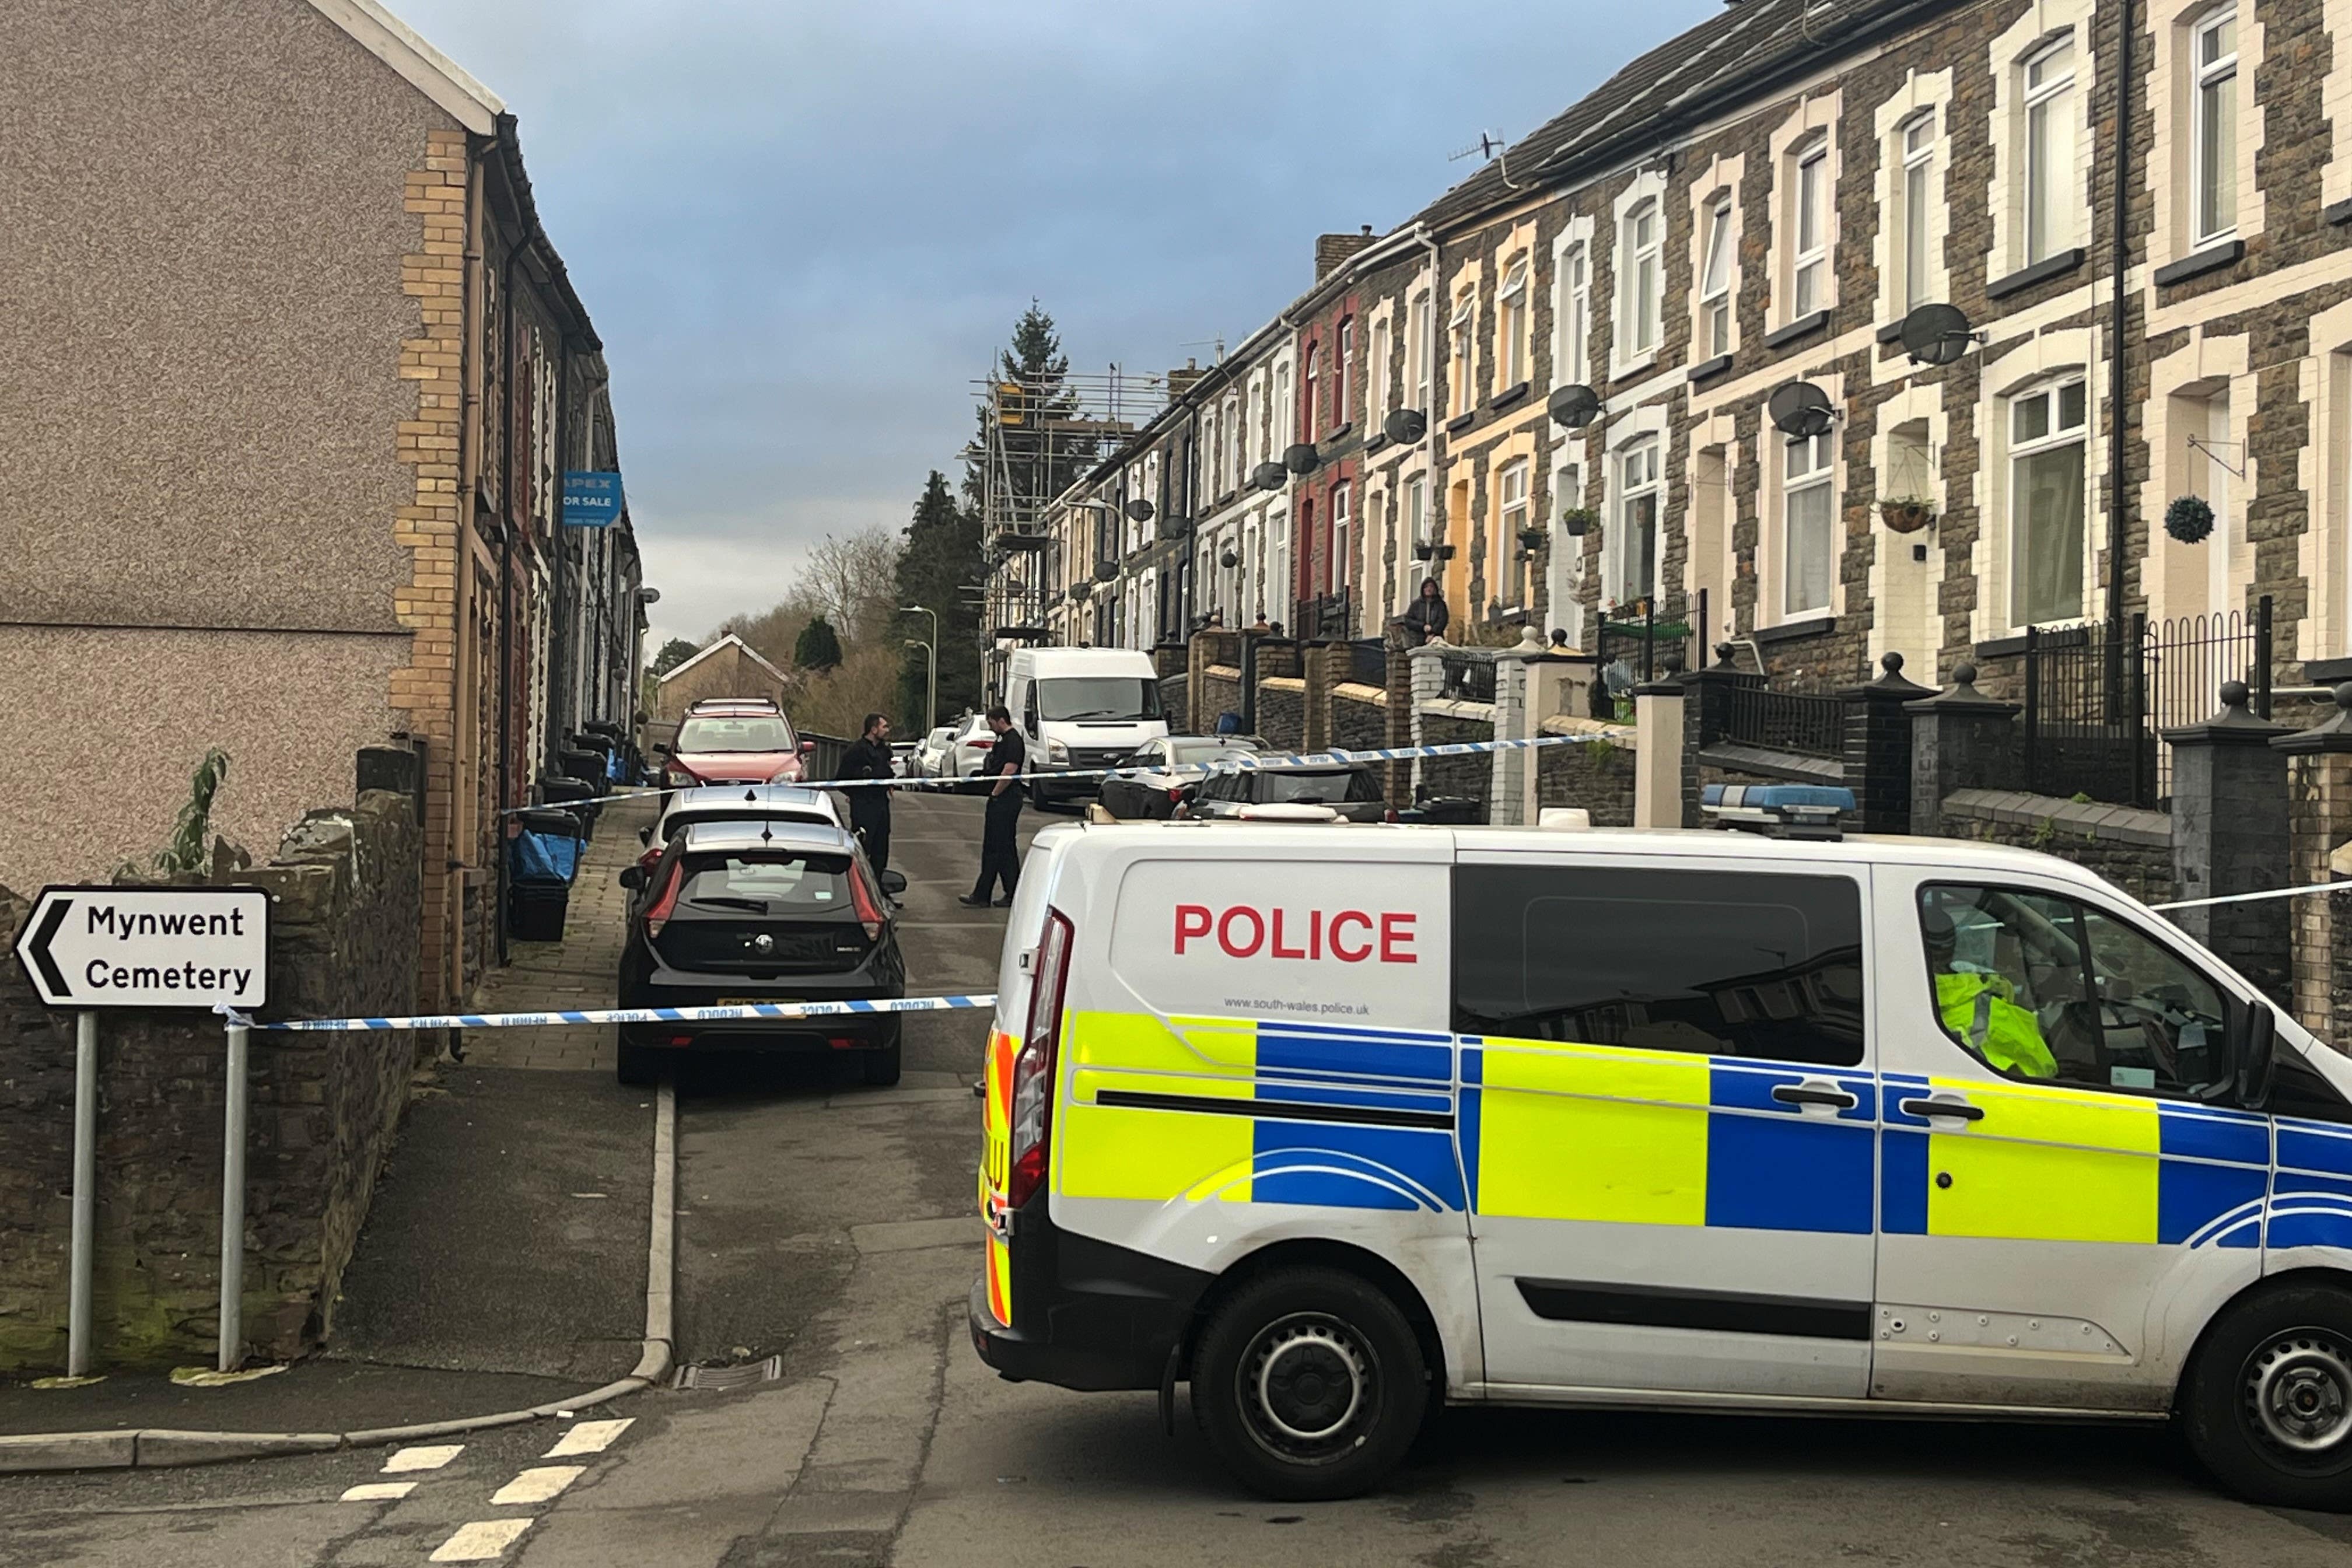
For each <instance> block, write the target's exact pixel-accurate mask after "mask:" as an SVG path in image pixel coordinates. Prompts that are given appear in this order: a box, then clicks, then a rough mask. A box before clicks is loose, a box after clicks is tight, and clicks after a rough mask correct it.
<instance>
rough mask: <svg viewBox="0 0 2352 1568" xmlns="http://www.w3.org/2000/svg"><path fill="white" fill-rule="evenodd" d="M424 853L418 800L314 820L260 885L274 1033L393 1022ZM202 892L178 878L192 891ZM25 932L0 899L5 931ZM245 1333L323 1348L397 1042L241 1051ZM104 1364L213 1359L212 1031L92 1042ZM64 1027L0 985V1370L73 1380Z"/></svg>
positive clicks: (369, 1181) (136, 1017)
mask: <svg viewBox="0 0 2352 1568" xmlns="http://www.w3.org/2000/svg"><path fill="white" fill-rule="evenodd" d="M419 860H420V856H419V853H418V832H417V828H416V825H415V816H413V814H412V810H411V805H410V798H409V796H407V795H402V794H395V793H392V792H389V791H371V792H368V793H366V794H363V795H361V796H360V797H359V800H358V802H357V804H356V805H352V806H351V807H348V808H339V809H336V810H331V811H320V812H313V813H311V814H310V816H306V817H304V818H303V819H302V820H301V821H300V822H299V823H298V824H297V825H296V826H294V828H293V829H292V831H290V832H289V834H288V835H287V836H286V838H285V841H284V844H283V846H282V847H281V848H280V849H279V851H278V856H277V858H275V859H274V860H273V861H272V862H271V863H270V864H269V865H268V866H266V867H261V868H254V869H251V870H247V871H233V870H228V868H225V867H224V868H219V869H220V870H222V871H223V872H225V873H226V874H223V875H220V876H217V877H216V878H215V879H212V880H216V881H219V882H224V883H236V884H240V885H246V886H257V887H262V888H266V889H268V890H269V892H270V894H271V906H270V998H271V1005H270V1007H269V1009H268V1016H273V1017H302V1016H350V1015H370V1016H388V1015H396V1014H399V1013H403V1012H406V1011H410V1010H412V1009H413V1008H414V1007H415V1005H416V1002H417V984H418V963H419V957H420V945H419V940H418V931H419V921H418V912H419V911H418V905H419V902H420V900H421V898H422V894H423V888H422V884H421V880H420V875H419V870H418V866H419ZM198 880H200V879H193V878H192V879H189V881H190V882H191V883H192V884H194V883H195V882H197V881H198ZM28 912H29V906H28V901H27V900H26V899H25V898H24V897H22V896H21V895H19V894H17V893H16V892H14V891H12V890H10V889H5V888H0V927H5V929H7V930H8V931H16V930H17V929H19V928H21V926H22V925H23V923H24V920H25V917H26V914H27V913H28ZM251 1043H252V1086H251V1099H250V1128H251V1143H250V1146H249V1149H248V1154H247V1160H248V1167H247V1168H248V1183H247V1194H246V1213H247V1264H246V1275H245V1281H246V1296H245V1327H246V1334H247V1342H248V1343H249V1344H250V1345H251V1346H252V1348H253V1349H254V1350H255V1352H257V1353H259V1354H261V1355H264V1356H268V1357H270V1358H273V1359H284V1358H287V1357H290V1356H293V1355H297V1354H299V1353H300V1352H302V1351H304V1350H305V1349H307V1348H308V1347H309V1346H310V1345H311V1344H313V1343H315V1342H317V1341H318V1340H319V1338H320V1336H321V1335H323V1334H324V1333H325V1331H327V1328H328V1326H329V1324H330V1322H331V1318H332V1316H333V1310H334V1299H335V1291H336V1288H337V1286H338V1284H339V1282H340V1280H341V1276H342V1270H343V1267H344V1265H345V1263H347V1262H348V1261H349V1259H350V1258H351V1254H352V1246H353V1244H354V1242H355V1241H356V1240H357V1238H358V1236H359V1229H360V1224H361V1222H362V1219H363V1218H364V1217H365V1216H366V1213H367V1203H368V1195H369V1193H370V1190H371V1188H372V1187H373V1184H374V1181H375V1178H376V1174H377V1172H378V1169H379V1167H380V1166H381V1164H382V1163H383V1156H384V1153H385V1152H386V1150H387V1149H388V1148H389V1147H390V1146H391V1142H392V1134H393V1130H394V1125H395V1123H396V1122H397V1121H398V1120H399V1116H400V1111H401V1108H402V1106H403V1104H404V1100H405V1096H406V1091H407V1084H408V1079H409V1073H410V1071H411V1068H412V1067H413V1065H414V1061H415V1049H416V1047H415V1039H414V1037H412V1036H410V1035H406V1034H399V1035H394V1034H381V1035H379V1034H353V1035H272V1034H267V1033H256V1034H255V1035H254V1036H253V1037H252V1042H251ZM99 1058H100V1100H99V1106H100V1110H99V1150H98V1169H99V1173H100V1174H99V1184H98V1194H97V1205H98V1208H97V1212H98V1258H97V1268H96V1273H95V1278H94V1309H95V1311H94V1317H95V1323H96V1331H97V1344H96V1347H95V1348H96V1352H97V1359H98V1362H99V1363H100V1365H101V1366H109V1365H113V1366H138V1365H156V1366H163V1365H171V1364H173V1363H181V1362H187V1361H191V1360H194V1361H205V1360H207V1359H209V1357H210V1354H211V1352H212V1348H213V1339H214V1336H215V1333H216V1331H217V1307H218V1302H219V1289H220V1285H219V1280H220V1276H219V1256H220V1249H219V1243H220V1180H219V1175H220V1169H221V1110H222V1087H223V1041H222V1034H221V1025H220V1022H219V1020H218V1019H216V1018H214V1017H211V1016H194V1015H178V1014H166V1013H141V1014H121V1015H110V1016H105V1017H103V1018H102V1019H101V1021H100V1047H99ZM73 1079H74V1026H73V1020H72V1018H71V1016H68V1015H66V1014H58V1013H51V1012H50V1011H49V1010H47V1008H45V1007H43V1006H42V1005H40V1003H39V1001H38V999H37V998H36V997H35V996H34V995H33V994H32V992H31V989H30V987H29V986H28V985H27V984H26V982H25V980H24V977H23V975H22V973H21V972H20V971H19V969H18V968H17V966H16V965H15V964H13V963H11V964H6V965H0V1086H5V1095H0V1148H5V1149H6V1150H7V1151H8V1157H7V1159H6V1160H5V1161H0V1371H27V1372H31V1371H45V1370H49V1369H53V1368H57V1367H60V1366H62V1365H63V1363H64V1361H65V1351H66V1296H67V1286H68V1279H67V1261H68V1240H69V1236H70V1226H71V1203H70V1194H71V1191H72V1153H73Z"/></svg>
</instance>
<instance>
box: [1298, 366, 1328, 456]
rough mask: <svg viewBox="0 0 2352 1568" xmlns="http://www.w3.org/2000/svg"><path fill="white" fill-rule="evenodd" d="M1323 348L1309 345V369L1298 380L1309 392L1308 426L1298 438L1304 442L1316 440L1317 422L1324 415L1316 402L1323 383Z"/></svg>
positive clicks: (1320, 406)
mask: <svg viewBox="0 0 2352 1568" xmlns="http://www.w3.org/2000/svg"><path fill="white" fill-rule="evenodd" d="M1322 346H1323V345H1322V344H1320V343H1309V344H1307V368H1306V370H1305V372H1304V373H1303V374H1300V376H1299V378H1298V381H1299V384H1300V385H1301V386H1303V387H1304V388H1306V391H1307V425H1306V428H1305V429H1304V431H1303V432H1302V433H1301V434H1300V435H1299V437H1298V439H1300V440H1302V441H1312V440H1313V439H1315V436H1316V430H1317V423H1316V422H1317V420H1318V419H1319V418H1320V417H1321V416H1322V413H1323V409H1322V405H1320V404H1318V402H1317V401H1316V396H1317V395H1318V391H1319V389H1320V386H1321V383H1322V360H1321V357H1320V351H1321V349H1322Z"/></svg>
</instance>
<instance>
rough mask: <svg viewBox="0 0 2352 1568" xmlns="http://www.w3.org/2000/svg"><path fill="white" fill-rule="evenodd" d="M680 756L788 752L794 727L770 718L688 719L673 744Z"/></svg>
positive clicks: (755, 714) (759, 715)
mask: <svg viewBox="0 0 2352 1568" xmlns="http://www.w3.org/2000/svg"><path fill="white" fill-rule="evenodd" d="M671 745H672V747H673V748H674V749H675V750H677V751H680V752H789V751H791V750H792V749H793V727H792V726H791V725H790V724H788V723H786V722H785V721H783V720H782V719H781V718H778V717H777V716H776V715H774V714H772V713H771V714H757V713H754V714H747V715H745V716H744V717H742V718H740V719H708V718H706V719H688V720H687V721H686V722H684V723H682V724H680V725H679V726H678V727H677V740H676V741H674V742H671Z"/></svg>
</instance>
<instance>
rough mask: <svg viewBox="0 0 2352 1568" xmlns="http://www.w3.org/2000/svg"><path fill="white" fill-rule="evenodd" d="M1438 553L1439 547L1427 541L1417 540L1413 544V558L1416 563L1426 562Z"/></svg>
mask: <svg viewBox="0 0 2352 1568" xmlns="http://www.w3.org/2000/svg"><path fill="white" fill-rule="evenodd" d="M1436 553H1437V546H1435V545H1434V544H1432V543H1431V542H1429V541H1427V540H1426V539H1421V540H1415V541H1414V542H1413V546H1412V558H1413V559H1414V560H1415V561H1426V560H1428V559H1429V558H1430V557H1431V556H1433V555H1434V554H1436Z"/></svg>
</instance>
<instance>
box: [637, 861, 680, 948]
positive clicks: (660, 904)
mask: <svg viewBox="0 0 2352 1568" xmlns="http://www.w3.org/2000/svg"><path fill="white" fill-rule="evenodd" d="M685 880H686V863H685V862H684V861H682V860H681V861H677V862H675V863H673V864H672V865H671V867H670V868H669V880H668V881H667V882H664V883H663V884H662V890H661V896H660V897H659V898H657V899H656V900H654V901H653V907H652V908H651V909H648V910H646V938H647V939H648V940H651V939H652V938H654V937H657V936H659V935H661V933H662V927H663V926H665V925H667V924H668V923H669V917H670V914H671V911H673V910H676V909H677V889H678V885H679V884H680V883H682V882H684V881H685Z"/></svg>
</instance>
